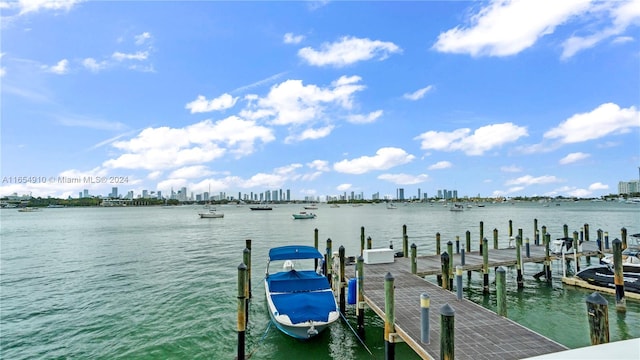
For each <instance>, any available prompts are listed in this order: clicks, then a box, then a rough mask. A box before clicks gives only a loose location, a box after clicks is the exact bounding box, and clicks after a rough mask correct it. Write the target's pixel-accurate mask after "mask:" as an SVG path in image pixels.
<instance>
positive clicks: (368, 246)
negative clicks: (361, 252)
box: [367, 236, 371, 250]
mask: <svg viewBox="0 0 640 360" xmlns="http://www.w3.org/2000/svg"><path fill="white" fill-rule="evenodd" d="M367 249H369V250H371V236H368V237H367Z"/></svg>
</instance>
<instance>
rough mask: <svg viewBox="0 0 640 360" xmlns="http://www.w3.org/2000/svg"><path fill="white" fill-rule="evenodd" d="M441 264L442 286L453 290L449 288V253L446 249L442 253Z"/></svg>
mask: <svg viewBox="0 0 640 360" xmlns="http://www.w3.org/2000/svg"><path fill="white" fill-rule="evenodd" d="M440 264H441V270H442V288H443V289H445V290H451V289H449V254H447V252H446V251H445V252H443V253H442V255H440Z"/></svg>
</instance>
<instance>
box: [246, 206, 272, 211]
mask: <svg viewBox="0 0 640 360" xmlns="http://www.w3.org/2000/svg"><path fill="white" fill-rule="evenodd" d="M249 209H251V210H273V208H272V207H271V206H267V205H260V206H251V207H249Z"/></svg>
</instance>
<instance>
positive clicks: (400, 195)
mask: <svg viewBox="0 0 640 360" xmlns="http://www.w3.org/2000/svg"><path fill="white" fill-rule="evenodd" d="M396 199H397V200H398V201H404V189H403V188H398V189H396Z"/></svg>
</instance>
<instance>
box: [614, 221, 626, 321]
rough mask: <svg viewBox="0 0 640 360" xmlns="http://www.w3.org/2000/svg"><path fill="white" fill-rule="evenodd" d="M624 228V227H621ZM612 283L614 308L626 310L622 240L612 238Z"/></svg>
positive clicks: (620, 310)
mask: <svg viewBox="0 0 640 360" xmlns="http://www.w3.org/2000/svg"><path fill="white" fill-rule="evenodd" d="M623 229H624V228H623ZM612 244H613V283H614V284H615V286H616V310H617V311H618V312H625V311H627V303H626V301H625V299H624V278H623V274H622V241H620V240H619V239H615V240H613V243H612Z"/></svg>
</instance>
